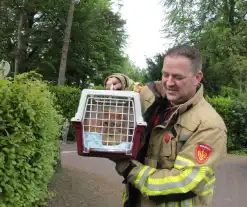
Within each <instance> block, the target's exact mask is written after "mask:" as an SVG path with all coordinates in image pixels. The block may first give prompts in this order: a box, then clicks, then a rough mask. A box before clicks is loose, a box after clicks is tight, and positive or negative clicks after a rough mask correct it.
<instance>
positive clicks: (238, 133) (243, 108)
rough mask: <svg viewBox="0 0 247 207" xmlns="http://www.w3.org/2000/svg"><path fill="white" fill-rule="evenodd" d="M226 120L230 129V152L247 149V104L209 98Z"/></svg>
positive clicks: (237, 100) (230, 99)
mask: <svg viewBox="0 0 247 207" xmlns="http://www.w3.org/2000/svg"><path fill="white" fill-rule="evenodd" d="M207 100H208V101H209V102H210V103H211V104H212V106H213V107H214V108H215V109H216V110H217V112H218V113H219V114H220V115H221V116H222V118H223V119H224V121H225V123H226V126H227V129H228V143H227V146H228V150H238V149H242V148H246V147H247V128H246V126H247V103H246V102H244V101H243V100H241V99H237V98H235V99H232V98H223V97H213V98H209V97H207Z"/></svg>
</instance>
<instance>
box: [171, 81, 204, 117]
mask: <svg viewBox="0 0 247 207" xmlns="http://www.w3.org/2000/svg"><path fill="white" fill-rule="evenodd" d="M202 98H203V84H200V85H199V86H198V90H197V92H196V93H195V95H194V96H193V97H192V98H190V99H189V100H188V101H187V102H185V103H183V104H180V105H175V106H174V107H175V108H177V109H178V112H179V114H182V113H184V112H185V111H187V110H189V109H190V108H192V107H193V106H194V105H196V104H197V103H198V102H199V101H200V100H201V99H202Z"/></svg>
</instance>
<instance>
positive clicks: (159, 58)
mask: <svg viewBox="0 0 247 207" xmlns="http://www.w3.org/2000/svg"><path fill="white" fill-rule="evenodd" d="M163 61H164V54H163V53H158V54H156V55H155V56H154V57H153V58H147V59H146V62H147V69H146V74H145V82H149V81H156V80H161V71H162V68H163Z"/></svg>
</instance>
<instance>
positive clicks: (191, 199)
mask: <svg viewBox="0 0 247 207" xmlns="http://www.w3.org/2000/svg"><path fill="white" fill-rule="evenodd" d="M202 78H203V73H202V58H201V55H200V53H199V51H198V50H197V49H196V48H193V47H190V46H177V47H174V48H171V49H169V50H168V51H167V53H166V54H165V55H164V62H163V68H162V80H161V81H155V82H150V83H148V84H146V85H145V86H142V85H141V84H140V83H136V82H134V81H132V80H131V79H130V78H129V77H127V76H126V75H124V74H120V73H116V74H113V75H111V76H109V77H108V78H107V79H106V80H105V87H106V89H110V87H112V89H114V90H133V91H137V92H139V93H140V100H141V106H142V113H143V117H144V119H145V121H146V122H147V128H146V132H145V136H144V138H145V139H143V140H144V141H143V142H144V143H143V144H144V146H143V147H142V148H141V149H140V151H139V154H138V157H137V159H136V160H113V161H114V162H115V163H116V171H117V172H118V173H119V174H120V175H121V176H123V177H124V183H125V184H126V186H125V190H124V195H123V206H124V207H127V206H129V207H153V206H164V207H183V206H184V207H209V206H212V200H213V194H214V188H215V181H216V178H215V170H216V169H217V168H218V167H219V164H220V161H221V160H222V158H224V157H225V155H226V154H227V150H226V144H227V129H226V126H225V123H224V121H223V120H222V118H221V117H220V115H219V114H218V113H217V112H216V111H215V110H214V109H213V107H212V106H211V105H210V104H209V103H208V102H207V101H206V100H205V99H204V97H203V84H201V80H202Z"/></svg>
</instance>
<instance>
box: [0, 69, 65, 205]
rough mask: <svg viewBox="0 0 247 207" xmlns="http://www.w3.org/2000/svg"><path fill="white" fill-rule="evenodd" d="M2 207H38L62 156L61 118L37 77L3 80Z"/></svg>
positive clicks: (0, 105) (0, 119)
mask: <svg viewBox="0 0 247 207" xmlns="http://www.w3.org/2000/svg"><path fill="white" fill-rule="evenodd" d="M0 100H1V102H0V207H12V206H18V207H22V206H23V207H24V206H25V207H35V206H40V205H42V204H44V203H45V201H46V199H47V198H48V197H49V192H48V189H47V185H48V183H49V181H50V179H51V177H52V175H53V173H54V167H55V165H56V161H57V157H58V156H59V140H58V137H59V136H60V133H61V123H62V116H61V115H59V114H58V112H57V111H56V109H55V105H54V101H55V97H54V96H53V95H52V94H51V93H50V91H49V88H48V86H47V85H46V84H45V83H43V82H42V81H41V77H40V76H39V75H38V74H36V73H33V72H31V73H28V74H21V75H18V76H16V77H15V79H14V80H0Z"/></svg>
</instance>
